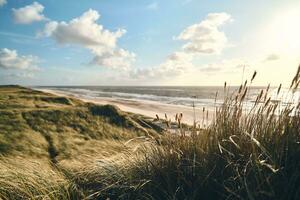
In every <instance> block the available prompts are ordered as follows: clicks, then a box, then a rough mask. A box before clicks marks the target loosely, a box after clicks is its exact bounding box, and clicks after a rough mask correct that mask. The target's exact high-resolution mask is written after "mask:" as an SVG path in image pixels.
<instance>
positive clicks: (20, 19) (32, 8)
mask: <svg viewBox="0 0 300 200" xmlns="http://www.w3.org/2000/svg"><path fill="white" fill-rule="evenodd" d="M43 11H44V6H43V5H42V4H40V3H38V2H33V4H31V5H28V6H25V7H22V8H18V9H15V8H13V9H12V12H13V17H14V21H15V23H18V24H30V23H32V22H37V21H43V20H47V18H46V17H45V16H44V15H43Z"/></svg>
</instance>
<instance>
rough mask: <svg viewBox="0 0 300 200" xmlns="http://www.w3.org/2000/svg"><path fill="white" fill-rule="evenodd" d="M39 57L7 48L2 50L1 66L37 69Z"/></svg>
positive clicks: (0, 52)
mask: <svg viewBox="0 0 300 200" xmlns="http://www.w3.org/2000/svg"><path fill="white" fill-rule="evenodd" d="M37 62H38V58H37V57H35V56H32V55H27V56H21V55H18V52H17V51H16V50H10V49H7V48H4V49H1V50H0V68H4V69H23V70H35V69H38V67H37Z"/></svg>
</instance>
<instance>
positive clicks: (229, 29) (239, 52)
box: [0, 0, 300, 85]
mask: <svg viewBox="0 0 300 200" xmlns="http://www.w3.org/2000/svg"><path fill="white" fill-rule="evenodd" d="M0 5H1V7H0V50H1V52H0V84H23V85H222V83H223V82H224V81H225V80H227V81H228V82H230V83H231V84H232V85H237V84H239V83H240V82H241V77H242V71H243V68H245V71H246V76H247V75H248V74H249V76H251V74H252V73H253V71H254V70H257V71H258V80H257V83H256V84H258V85H265V84H267V83H269V82H271V83H272V84H274V85H276V84H279V83H280V82H283V83H284V84H286V85H287V84H288V83H289V80H290V79H291V78H292V75H293V73H294V72H295V70H296V68H297V64H298V63H299V61H300V54H299V52H300V44H299V42H298V41H296V40H297V39H298V38H297V35H298V33H299V34H300V28H298V27H299V21H300V14H298V11H299V10H300V3H299V1H298V0H285V1H283V0H265V1H263V2H262V1H259V0H253V1H243V2H242V1H237V0H222V1H220V0H206V1H204V0H164V1H152V0H149V1H146V0H145V1H138V0H135V1H134V0H128V1H117V0H110V1H108V0H88V1H83V0H81V1H71V0H64V1H54V0H39V1H30V0H26V1H25V0H6V1H5V0H0ZM26 6H27V7H26ZM82 16H85V17H82ZM74 20H75V21H74ZM76 20H77V21H76ZM72 21H73V22H72ZM86 24H90V25H86ZM48 25H49V27H50V25H51V27H52V29H51V31H50V30H47V26H48ZM99 27H101V28H100V29H99ZM82 30H83V31H82ZM81 31H82V32H81ZM89 33H91V34H89ZM271 72H272V73H271Z"/></svg>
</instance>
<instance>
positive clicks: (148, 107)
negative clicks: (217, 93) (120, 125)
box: [39, 89, 215, 125]
mask: <svg viewBox="0 0 300 200" xmlns="http://www.w3.org/2000/svg"><path fill="white" fill-rule="evenodd" d="M39 90H40V91H43V92H48V93H52V94H55V95H59V96H68V97H73V98H77V99H80V100H82V101H84V102H91V103H95V104H99V105H106V104H110V105H114V106H117V107H119V108H120V109H121V110H122V111H125V112H131V113H136V114H141V115H144V116H147V117H150V118H156V115H158V116H159V117H160V118H165V114H166V115H167V116H168V119H171V120H172V121H174V120H175V115H176V114H177V113H178V114H179V113H182V114H183V119H182V122H183V123H186V124H189V125H192V124H193V123H194V118H195V121H196V123H197V124H199V125H204V124H205V125H207V124H208V123H209V122H211V120H212V119H213V113H214V112H215V111H214V107H205V111H204V112H203V107H201V108H200V107H195V109H194V108H193V107H191V106H190V107H189V106H184V105H174V104H167V103H160V102H156V101H149V100H133V99H121V98H110V97H87V96H81V95H77V94H74V93H71V92H65V91H61V90H54V89H39Z"/></svg>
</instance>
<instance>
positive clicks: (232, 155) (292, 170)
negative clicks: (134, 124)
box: [77, 67, 300, 200]
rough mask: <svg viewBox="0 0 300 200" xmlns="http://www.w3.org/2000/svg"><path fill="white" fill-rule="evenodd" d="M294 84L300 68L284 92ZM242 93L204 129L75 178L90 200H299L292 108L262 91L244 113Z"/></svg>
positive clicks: (298, 118)
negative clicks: (86, 188) (86, 184)
mask: <svg viewBox="0 0 300 200" xmlns="http://www.w3.org/2000/svg"><path fill="white" fill-rule="evenodd" d="M255 76H256V73H255V74H254V75H253V77H252V78H251V81H250V82H252V81H253V79H254V78H255ZM299 84H300V67H299V69H298V72H297V74H296V76H295V78H294V79H293V82H292V84H291V87H290V91H295V90H297V89H298V86H299ZM280 87H281V86H280ZM280 87H279V88H278V93H279V92H280V89H281V88H280ZM227 89H228V88H226V85H225V86H224V91H225V93H226V92H227ZM250 89H251V87H250V86H248V85H247V83H245V84H244V85H241V87H240V89H239V90H238V91H237V92H236V93H235V94H232V95H231V94H230V95H227V98H225V100H224V103H223V105H222V106H221V107H219V108H217V109H216V112H215V119H214V121H213V122H212V123H211V124H210V126H209V127H208V128H206V129H202V130H201V131H199V130H197V129H196V128H194V129H193V132H192V134H191V136H184V135H185V134H181V135H180V134H178V135H166V136H165V137H163V138H162V141H161V142H159V143H157V141H148V142H147V143H146V144H144V145H142V146H140V148H138V149H136V151H135V152H134V153H132V152H129V153H128V154H126V156H125V157H126V159H124V158H123V157H122V158H120V159H115V160H113V161H111V160H107V161H105V162H104V164H102V165H101V166H94V167H93V170H83V171H82V172H80V171H79V172H78V174H77V177H82V180H85V182H89V183H90V188H89V189H90V190H91V191H93V193H92V196H91V197H93V198H98V199H105V198H111V199H212V200H213V199H249V200H255V199H282V200H283V199H285V200H286V199H291V200H292V199H300V102H298V103H296V104H288V105H286V106H282V105H281V103H280V102H278V101H272V99H271V98H270V97H269V94H268V90H269V87H266V89H265V90H262V92H261V93H260V94H259V95H258V96H257V98H256V101H255V102H254V105H253V107H252V108H251V109H250V110H245V107H244V104H245V98H246V96H247V93H248V92H249V90H250ZM195 127H196V126H195ZM184 131H185V130H181V133H182V132H184ZM186 135H187V134H186ZM84 178H86V179H84Z"/></svg>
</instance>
